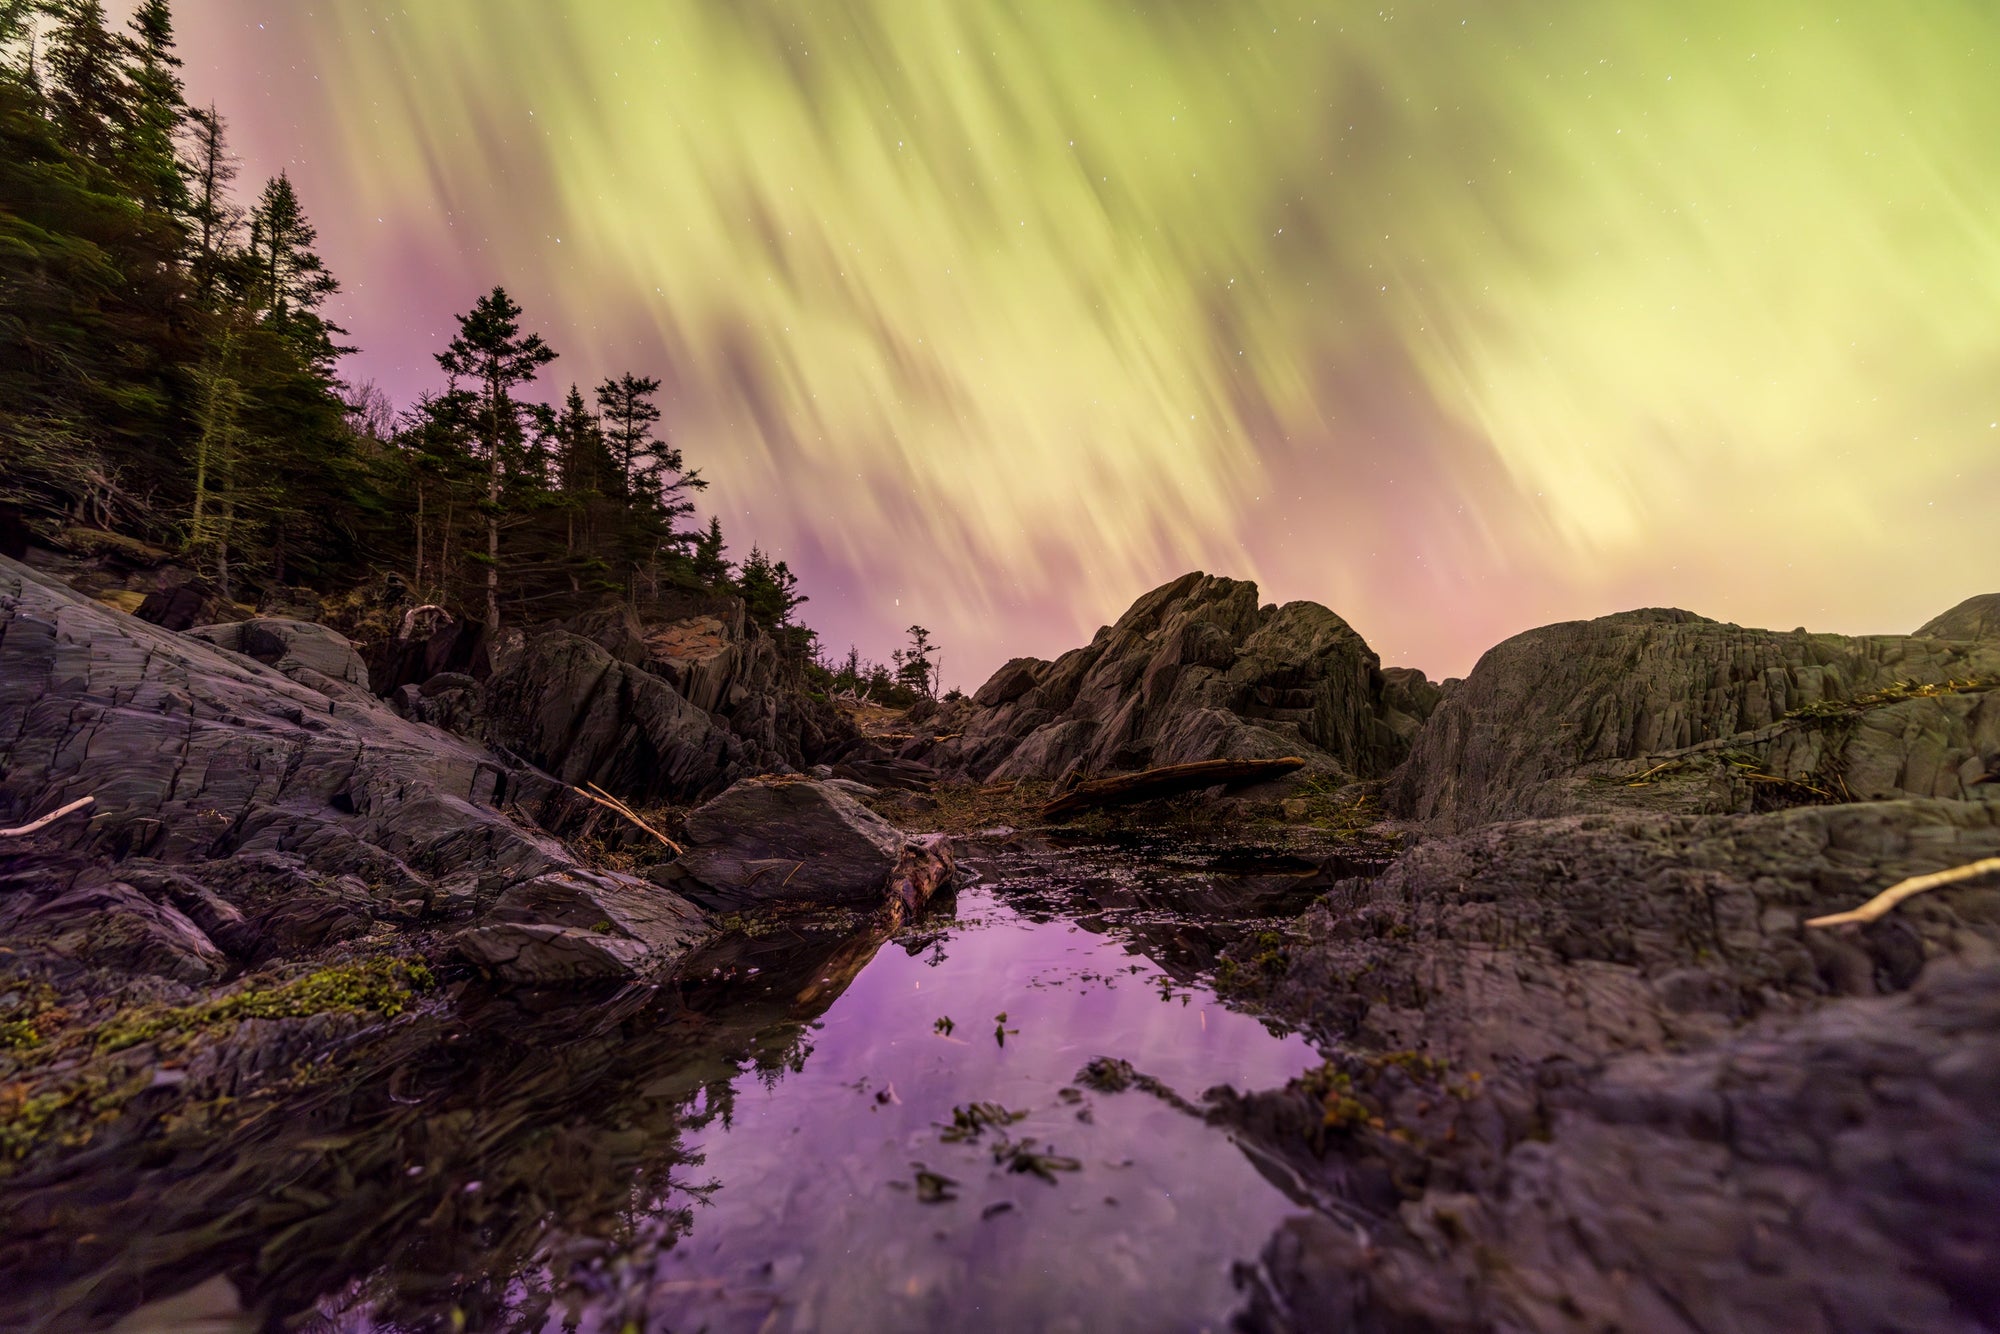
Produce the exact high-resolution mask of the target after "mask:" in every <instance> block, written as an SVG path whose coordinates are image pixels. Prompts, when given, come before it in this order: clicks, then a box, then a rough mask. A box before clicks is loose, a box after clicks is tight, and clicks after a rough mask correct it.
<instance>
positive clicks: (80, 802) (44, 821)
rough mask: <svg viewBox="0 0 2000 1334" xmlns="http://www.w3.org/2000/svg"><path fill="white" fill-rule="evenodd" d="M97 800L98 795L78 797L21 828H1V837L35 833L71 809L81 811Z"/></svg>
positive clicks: (15, 836) (16, 836) (18, 836)
mask: <svg viewBox="0 0 2000 1334" xmlns="http://www.w3.org/2000/svg"><path fill="white" fill-rule="evenodd" d="M96 800H97V798H96V797H78V798H77V799H76V800H75V801H72V802H71V803H70V804H69V805H67V806H60V807H57V808H56V809H55V810H52V811H50V812H49V813H48V814H47V815H44V816H43V817H42V818H41V819H39V820H30V821H28V823H26V824H24V825H22V826H21V827H20V828H19V829H0V838H20V837H22V836H23V835H26V834H32V833H34V832H35V831H36V830H37V829H45V828H47V827H48V826H49V825H52V824H54V823H55V822H56V821H58V820H60V819H62V818H63V817H64V816H65V815H68V814H69V813H70V812H71V811H80V810H82V809H83V808H84V807H85V806H88V805H90V804H91V803H92V802H94V801H96Z"/></svg>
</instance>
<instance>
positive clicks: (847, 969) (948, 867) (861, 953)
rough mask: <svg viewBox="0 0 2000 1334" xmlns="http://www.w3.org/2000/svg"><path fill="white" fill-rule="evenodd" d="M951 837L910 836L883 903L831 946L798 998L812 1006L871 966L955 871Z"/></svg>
mask: <svg viewBox="0 0 2000 1334" xmlns="http://www.w3.org/2000/svg"><path fill="white" fill-rule="evenodd" d="M956 869H957V866H956V863H955V862H954V861H953V859H952V855H951V840H950V839H949V838H948V837H946V836H945V835H943V834H919V835H918V836H916V837H915V838H912V839H911V840H910V841H909V844H908V846H906V847H905V848H904V849H903V854H902V856H901V857H900V858H898V859H897V862H896V869H895V870H894V871H892V872H891V873H890V875H889V884H888V888H887V890H886V892H885V893H884V894H883V898H882V906H881V907H879V908H877V909H876V910H875V912H874V914H873V915H872V916H871V917H870V918H869V919H868V925H867V926H866V927H864V928H862V929H861V930H860V931H858V932H856V933H855V935H854V937H853V938H852V939H850V940H848V941H847V942H846V943H844V944H843V945H841V947H840V948H839V949H837V950H835V951H834V952H833V954H832V955H831V956H830V957H829V958H828V959H827V961H826V962H825V963H823V964H821V965H820V967H819V968H818V970H817V972H818V974H819V975H818V977H817V978H815V979H814V980H813V981H811V982H808V983H807V984H806V985H805V987H804V988H803V989H802V990H800V992H799V993H798V996H797V997H796V1002H797V1003H798V1004H800V1005H806V1006H810V1005H813V1004H816V1003H817V1002H818V1001H819V1000H820V999H821V998H822V997H826V996H829V995H832V996H837V995H839V994H840V993H841V992H842V991H844V990H846V988H847V984H848V983H849V982H852V981H853V980H854V979H855V977H857V976H858V975H859V974H860V972H861V970H862V969H863V968H866V967H867V966H868V963H869V961H870V960H872V959H873V958H874V957H875V955H876V953H877V951H879V950H880V949H881V948H882V943H883V942H884V941H886V940H888V939H889V937H890V936H893V935H895V934H896V932H898V931H900V930H901V929H902V927H903V924H904V923H905V922H907V921H909V920H910V919H911V918H913V917H915V916H916V915H917V914H918V913H920V912H922V911H923V910H924V905H925V904H927V903H929V902H930V900H931V896H932V895H933V894H936V893H937V892H938V890H939V889H941V888H943V887H944V886H945V885H946V884H948V883H949V882H950V881H951V877H952V875H953V873H954V872H955V871H956Z"/></svg>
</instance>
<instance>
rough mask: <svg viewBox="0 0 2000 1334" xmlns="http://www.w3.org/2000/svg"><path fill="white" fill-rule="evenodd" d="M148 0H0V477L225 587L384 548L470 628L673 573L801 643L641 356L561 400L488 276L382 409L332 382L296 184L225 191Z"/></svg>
mask: <svg viewBox="0 0 2000 1334" xmlns="http://www.w3.org/2000/svg"><path fill="white" fill-rule="evenodd" d="M180 68H181V62H180V59H179V57H178V55H177V54H176V53H175V48H174V37H173V17H172V12H171V8H170V5H169V3H168V0H142V3H141V4H140V5H139V7H138V10H137V12H136V14H135V15H134V16H133V18H132V19H131V20H130V22H129V23H128V24H127V25H126V26H125V27H124V28H122V29H118V28H114V27H113V25H112V24H111V23H110V22H109V20H108V19H107V17H106V14H105V11H104V7H103V5H102V4H101V3H100V2H99V0H0V456H4V459H5V462H6V466H5V467H4V468H0V503H4V504H8V505H11V506H13V507H15V508H16V509H17V510H18V511H19V512H20V513H21V514H22V515H23V516H24V517H25V519H26V521H27V523H28V524H29V526H30V527H31V528H33V529H35V530H36V531H37V532H39V533H41V534H43V535H44V536H45V537H48V538H49V539H50V540H53V541H60V540H62V538H63V534H64V533H65V532H74V531H75V530H77V529H85V530H92V531H95V532H102V533H112V534H117V535H119V536H121V537H124V538H129V539H133V540H136V541H138V542H142V543H145V544H148V545H150V546H153V547H156V548H159V549H161V550H163V551H165V552H167V553H170V554H171V555H172V557H174V558H175V559H177V560H179V561H180V562H181V563H182V564H184V565H186V566H188V567H190V568H193V569H195V570H197V571H199V572H200V574H201V575H202V576H203V577H205V578H208V579H210V580H211V581H212V582H213V583H214V584H215V586H216V587H217V588H218V590H219V591H220V592H221V593H222V594H223V595H224V596H226V597H230V598H233V599H237V600H254V598H255V596H256V595H257V594H258V593H259V592H261V591H265V590H270V589H274V588H279V587H283V586H286V585H291V584H303V585H308V586H311V587H314V588H317V589H321V590H335V589H340V588H345V587H352V586H355V585H357V584H360V583H363V582H367V581H370V580H380V579H383V578H385V577H386V576H388V575H390V574H394V575H396V576H398V577H400V578H401V579H403V580H404V581H405V582H406V583H407V584H408V586H409V587H410V589H411V591H412V592H413V593H414V594H415V595H416V596H417V597H419V598H421V599H422V600H424V601H429V602H437V603H441V604H444V605H448V606H452V607H454V608H457V609H459V610H461V611H464V612H467V613H469V614H471V615H473V616H475V617H476V618H478V619H481V620H483V621H484V622H485V623H486V624H487V626H488V627H489V628H497V627H498V626H500V625H501V624H503V623H506V622H509V621H511V620H518V619H522V618H533V619H543V618H547V617H553V616H560V615H564V614H568V613H570V612H572V611H574V610H578V609H581V608H583V607H587V606H591V605H596V604H599V603H602V602H604V601H605V600H607V599H610V598H623V599H629V600H632V601H634V602H640V601H644V600H647V599H655V600H656V599H659V598H661V597H663V596H666V595H668V594H670V593H671V592H672V591H673V590H675V589H691V590H707V591H717V592H728V593H732V594H735V595H739V596H741V597H743V598H744V599H745V601H746V603H747V604H748V606H749V610H750V613H751V615H752V616H753V617H754V618H755V619H756V620H757V621H758V622H759V623H761V624H763V625H765V626H767V627H770V628H772V629H773V630H775V631H777V632H778V633H779V637H780V640H781V642H782V643H784V644H785V645H786V646H787V647H788V648H789V649H790V650H791V651H792V652H793V654H794V656H795V657H796V659H797V660H799V661H804V660H805V659H807V658H808V657H810V656H811V655H812V653H813V643H812V636H811V632H810V631H809V630H806V629H805V628H804V627H802V626H799V625H797V624H796V623H795V620H794V614H795V610H796V608H797V607H798V606H799V604H800V603H802V602H804V601H805V600H806V599H805V598H804V596H803V595H802V594H801V593H800V592H799V588H798V580H797V578H796V577H795V576H794V575H793V574H792V572H791V571H790V570H789V569H788V568H787V566H786V564H785V562H783V561H781V560H775V561H774V560H772V559H771V558H770V557H769V556H767V555H766V554H765V553H764V552H763V551H762V550H760V549H757V548H755V547H753V548H752V549H751V551H750V553H749V555H748V556H746V557H745V558H743V559H742V560H741V561H740V562H735V563H732V562H731V561H730V560H728V558H727V554H726V553H727V547H726V545H725V541H724V537H723V533H722V528H721V524H720V521H719V520H717V519H714V518H711V519H710V520H709V522H708V523H707V525H706V526H699V525H695V524H693V523H691V522H690V520H691V519H692V516H693V513H694V508H695V506H694V497H695V496H696V495H697V494H698V493H699V492H700V491H701V490H702V489H703V488H704V487H705V486H706V482H705V481H704V480H703V478H702V477H701V474H700V471H699V470H698V469H697V468H694V467H691V466H689V464H688V463H687V461H686V460H685V459H684V458H683V457H682V452H681V450H680V449H679V448H678V447H677V446H676V445H674V444H673V443H672V442H671V440H670V439H669V438H667V437H666V436H665V435H664V434H663V433H662V430H661V421H662V410H661V408H660V406H659V404H658V402H657V396H658V394H659V390H660V381H659V380H658V379H657V378H655V377H651V376H645V375H639V374H634V373H625V374H621V375H618V376H614V377H609V378H606V379H605V380H603V381H602V382H601V383H599V384H597V385H596V386H595V387H594V388H592V389H590V390H589V391H587V392H586V391H585V390H584V389H583V388H582V386H580V385H575V384H572V385H571V386H570V387H569V389H568V392H567V394H566V395H564V396H563V397H562V399H561V402H560V403H559V404H558V405H550V404H547V403H543V402H540V401H538V400H536V399H535V398H533V397H531V396H530V394H529V392H528V390H529V386H530V385H531V384H532V383H533V382H534V381H536V380H537V379H538V378H539V377H540V376H542V374H543V373H544V372H545V371H546V369H547V368H548V367H549V366H550V365H551V363H554V362H555V361H557V353H556V351H555V350H554V349H553V348H551V347H550V346H549V345H548V344H547V343H546V342H545V341H544V340H543V339H542V338H541V336H540V335H538V334H535V333H533V332H530V331H528V329H527V328H526V327H525V325H524V323H523V312H522V310H521V308H520V307H519V305H518V304H516V303H515V301H514V300H513V299H512V298H511V297H510V296H509V295H508V294H507V292H506V290H505V289H504V288H502V287H495V288H494V289H493V290H492V291H491V292H489V293H487V294H486V295H484V296H482V297H480V298H479V299H478V300H477V301H476V302H475V303H474V304H473V306H472V308H471V309H470V310H468V311H466V312H465V313H464V314H463V315H461V316H459V317H458V320H457V329H456V330H455V331H454V333H453V336H452V338H451V341H450V342H449V344H448V345H447V347H446V349H445V350H444V351H443V352H441V353H439V354H437V363H438V374H439V382H438V384H437V387H436V388H435V389H434V390H432V391H429V392H426V393H424V394H423V395H421V396H420V397H419V399H418V400H417V401H416V402H415V403H413V404H411V405H409V406H408V407H407V408H405V409H403V410H402V411H400V412H398V411H396V410H395V409H394V408H393V407H392V406H391V405H389V404H388V403H387V402H386V400H385V399H384V398H383V396H382V395H381V394H380V393H379V391H376V390H374V389H373V387H372V386H368V385H360V386H356V385H351V384H348V383H345V382H343V380H342V379H341V378H340V376H339V373H338V365H339V362H340V360H341V358H342V357H343V356H344V355H346V354H347V353H348V352H350V351H352V350H353V349H352V348H350V347H348V346H346V345H345V344H344V343H343V342H342V341H341V340H342V339H343V338H344V337H345V336H346V331H345V330H343V329H341V328H340V327H338V326H337V325H335V324H334V323H333V322H332V321H331V320H330V319H329V318H328V316H327V314H326V308H327V303H328V301H329V300H330V299H331V298H332V297H333V296H334V295H335V294H336V293H338V292H339V290H340V284H339V281H338V279H337V278H336V277H335V276H334V275H333V274H332V273H331V272H330V271H329V269H328V267H327V265H326V264H325V262H324V261H323V260H322V258H321V257H320V256H319V254H318V253H317V251H316V249H315V247H316V245H317V243H318V235H317V233H316V231H315V229H314V227H313V225H312V223H311V221H310V219H309V217H308V215H307V212H306V208H305V205H304V202H303V201H302V200H301V199H300V197H299V194H298V191H297V190H296V189H295V187H294V186H293V184H292V182H291V181H290V180H289V179H288V178H287V177H286V176H285V175H284V174H282V173H281V174H280V175H278V176H277V177H275V178H273V179H272V180H270V181H267V182H265V183H264V184H263V185H262V186H261V187H260V188H259V189H258V190H257V191H256V193H255V196H254V199H253V200H252V202H250V203H249V204H248V205H247V206H246V205H243V204H241V203H239V202H238V201H237V197H236V195H235V194H234V183H235V176H236V163H235V160H234V159H233V158H232V156H231V154H230V151H229V146H228V134H227V125H226V123H225V121H224V119H223V117H222V116H221V115H220V114H219V113H218V111H217V110H216V109H215V108H214V107H212V106H211V107H206V108H204V107H196V106H192V105H190V104H189V103H188V101H187V98H186V93H185V88H184V85H183V83H182V79H181V76H180Z"/></svg>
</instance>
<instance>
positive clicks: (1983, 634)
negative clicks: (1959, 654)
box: [1916, 593, 2000, 640]
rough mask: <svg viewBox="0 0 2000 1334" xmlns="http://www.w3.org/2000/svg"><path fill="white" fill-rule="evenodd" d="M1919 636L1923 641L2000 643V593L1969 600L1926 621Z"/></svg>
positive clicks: (1987, 594) (1983, 594)
mask: <svg viewBox="0 0 2000 1334" xmlns="http://www.w3.org/2000/svg"><path fill="white" fill-rule="evenodd" d="M1916 635H1917V637H1918V638H1921V639H1995V640H2000V593H1982V594H1980V595H1979V596H1978V597H1969V598H1967V599H1966V600H1965V601H1963V602H1961V603H1959V604H1958V605H1957V606H1956V607H1953V608H1952V609H1951V610H1950V611H1948V612H1946V613H1945V614H1944V615H1942V616H1939V617H1936V618H1935V619H1933V620H1929V621H1926V622H1924V624H1923V625H1922V626H1920V627H1918V629H1917V631H1916Z"/></svg>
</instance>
